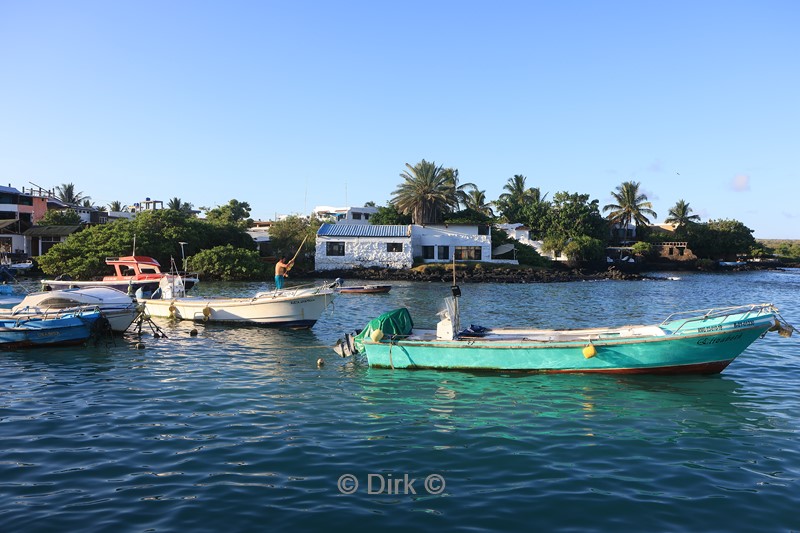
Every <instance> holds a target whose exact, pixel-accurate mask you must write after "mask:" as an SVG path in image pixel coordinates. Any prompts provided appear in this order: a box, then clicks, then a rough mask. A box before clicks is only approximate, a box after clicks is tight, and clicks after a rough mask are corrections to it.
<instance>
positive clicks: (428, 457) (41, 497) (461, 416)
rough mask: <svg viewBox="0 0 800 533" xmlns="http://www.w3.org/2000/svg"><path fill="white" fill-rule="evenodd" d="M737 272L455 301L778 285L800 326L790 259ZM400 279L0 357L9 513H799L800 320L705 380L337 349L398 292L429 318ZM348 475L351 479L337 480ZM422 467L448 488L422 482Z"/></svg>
mask: <svg viewBox="0 0 800 533" xmlns="http://www.w3.org/2000/svg"><path fill="white" fill-rule="evenodd" d="M742 274H743V275H741V276H739V275H731V276H716V275H711V274H692V273H682V274H681V280H679V281H669V280H661V281H642V282H593V283H562V284H544V285H542V284H539V285H537V284H529V285H524V284H523V285H495V284H486V285H466V286H462V289H463V291H464V298H463V301H462V309H463V310H464V322H465V323H475V324H483V325H493V326H494V325H497V326H515V325H522V324H524V325H541V326H547V327H575V326H587V325H598V324H600V323H602V324H608V325H621V324H626V323H628V324H629V323H648V322H658V321H661V320H662V319H663V318H665V317H666V316H667V315H668V314H669V313H671V312H673V311H676V310H681V309H688V308H694V309H697V308H703V307H711V306H719V305H733V304H744V303H754V302H763V301H772V302H774V303H775V304H777V305H778V306H779V307H780V308H781V311H782V314H783V316H784V318H786V319H787V320H788V321H789V322H790V323H794V324H795V325H797V324H800V306H798V304H797V303H796V301H795V300H796V294H797V288H798V287H799V286H800V277H799V276H798V273H796V272H795V273H792V272H788V273H787V272H764V273H742ZM393 285H394V286H393V289H392V291H391V292H390V293H388V294H384V295H341V296H340V297H339V298H337V299H336V302H335V305H334V306H333V307H332V308H331V309H329V310H328V312H326V314H325V315H324V316H323V318H322V319H321V320H320V322H319V323H318V324H317V325H316V326H315V327H314V328H313V329H312V330H306V331H286V330H280V329H269V328H261V327H239V328H231V327H227V326H221V325H214V324H202V323H201V324H193V323H188V322H180V323H170V322H168V321H166V320H165V321H159V322H158V323H159V325H160V326H161V327H162V328H163V331H164V332H165V333H166V334H167V338H158V339H156V338H153V337H152V336H150V335H148V336H145V337H144V338H143V339H142V342H143V343H144V346H143V348H138V347H137V346H136V339H131V338H127V339H117V340H116V343H115V344H114V345H110V346H108V347H105V346H96V347H89V348H85V349H84V348H75V349H72V348H68V349H64V350H44V351H36V350H33V351H25V352H11V353H6V354H2V356H1V357H0V380H1V383H0V386H2V393H0V525H1V526H2V529H3V530H9V531H12V530H23V529H24V530H26V531H36V530H48V529H53V527H54V524H57V525H58V527H59V529H67V530H68V529H79V528H85V527H86V524H87V523H91V524H92V528H93V529H97V530H115V531H116V530H119V529H120V527H124V528H126V529H133V530H146V529H152V530H175V529H177V528H179V527H180V528H181V529H191V530H200V531H203V530H206V531H215V530H222V529H233V530H256V529H258V530H262V529H264V528H265V526H266V527H267V528H269V529H289V528H292V529H301V530H302V529H311V528H314V529H320V528H327V527H330V524H331V523H332V522H331V520H332V517H335V518H336V521H337V522H336V523H337V524H338V523H342V524H347V525H348V526H350V527H353V526H355V529H356V530H368V529H369V530H375V529H378V528H385V527H386V524H387V523H391V524H393V525H396V528H397V529H419V528H425V529H432V528H442V529H444V528H448V529H453V528H455V527H458V526H461V527H464V528H466V527H469V528H471V529H474V530H482V529H485V530H498V529H508V530H522V529H525V530H527V529H530V527H531V525H532V524H535V526H538V528H539V529H544V530H553V529H565V528H566V529H576V530H582V531H583V530H589V531H591V530H610V529H614V530H619V529H628V530H641V527H642V526H641V525H642V524H647V529H654V530H675V529H686V530H704V531H705V530H714V529H720V530H726V531H732V530H738V529H746V528H745V525H747V524H768V526H767V527H769V526H772V527H769V528H770V529H792V528H795V529H796V528H798V527H800V524H798V523H797V513H796V509H795V507H796V504H795V502H796V497H795V494H796V490H794V488H796V486H797V482H798V479H799V478H800V470H798V468H797V465H798V464H800V445H799V444H798V442H797V438H796V437H797V428H798V427H800V424H799V423H798V422H800V415H798V413H800V399H798V398H799V397H798V395H797V392H796V391H797V389H798V385H800V383H799V381H798V377H797V372H796V370H795V369H796V361H797V356H798V355H800V350H798V343H797V338H792V339H783V338H780V337H778V336H776V335H770V336H768V337H766V338H764V339H761V340H759V341H757V342H756V343H755V344H754V345H753V346H752V347H751V348H749V349H748V350H747V351H746V352H745V353H744V354H743V355H742V356H741V357H740V358H739V359H737V360H736V361H735V362H734V363H733V364H732V365H731V366H730V367H729V368H728V369H727V370H726V371H725V372H724V373H723V374H722V375H720V376H710V377H709V376H686V377H663V376H623V377H615V376H594V375H593V376H580V375H555V376H551V375H524V374H507V375H505V374H485V373H483V374H481V373H466V372H433V371H391V370H377V369H370V368H368V367H367V365H366V363H365V361H364V360H363V359H361V358H346V359H342V358H340V357H339V356H338V355H336V354H335V353H334V352H333V351H332V350H331V349H330V347H331V346H332V345H333V344H334V342H335V341H336V339H337V338H339V336H341V334H342V333H344V332H346V331H351V330H353V329H355V328H361V327H362V326H363V325H364V324H365V323H366V322H367V321H368V320H369V319H370V318H372V317H374V316H376V315H378V314H380V313H382V312H384V311H387V310H389V309H393V308H396V307H400V306H406V307H409V308H410V309H411V310H412V314H413V316H414V320H415V322H416V323H417V324H419V325H423V326H425V325H427V326H432V325H434V324H435V321H436V316H435V314H436V311H438V309H439V305H440V301H441V298H442V297H444V296H447V295H448V293H449V288H448V284H446V283H442V284H434V283H425V284H414V283H395V284H393ZM259 286H260V285H259V284H234V285H222V284H219V285H216V284H207V283H203V284H201V285H200V286H199V287H198V288H202V290H203V291H207V292H206V294H208V293H214V292H215V291H216V292H218V293H221V294H230V295H235V294H234V293H236V294H251V293H252V292H254V291H256V290H259ZM212 295H213V294H212ZM193 329H196V330H197V335H192V330H193ZM319 358H322V359H323V360H324V361H325V364H324V366H322V367H318V366H317V360H318V359H319ZM343 474H351V475H353V476H355V478H356V479H357V480H359V481H360V482H361V485H360V489H359V490H358V491H357V492H356V493H355V494H351V495H345V494H342V493H341V492H340V491H339V490H338V489H337V480H338V479H339V478H340V476H342V475H343ZM370 474H380V475H383V476H384V477H388V476H390V475H391V476H392V478H393V479H402V477H403V475H405V474H408V475H409V476H410V477H411V478H414V477H416V478H418V479H419V481H418V482H417V485H416V489H417V494H402V493H400V494H368V493H367V491H366V486H367V485H366V484H367V480H368V476H369V475H370ZM430 474H438V475H441V476H443V478H444V479H445V481H446V489H445V491H444V493H443V494H442V495H440V496H437V495H430V494H427V493H425V492H424V488H423V486H422V485H421V483H422V480H423V479H424V478H425V477H426V476H428V475H430ZM743 516H746V517H747V521H744V520H742V519H741V517H743Z"/></svg>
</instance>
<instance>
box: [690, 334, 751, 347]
mask: <svg viewBox="0 0 800 533" xmlns="http://www.w3.org/2000/svg"><path fill="white" fill-rule="evenodd" d="M741 338H742V334H741V333H737V334H736V335H728V336H726V337H710V338H705V339H699V340H698V341H697V344H700V345H704V344H721V343H723V342H731V341H738V340H739V339H741Z"/></svg>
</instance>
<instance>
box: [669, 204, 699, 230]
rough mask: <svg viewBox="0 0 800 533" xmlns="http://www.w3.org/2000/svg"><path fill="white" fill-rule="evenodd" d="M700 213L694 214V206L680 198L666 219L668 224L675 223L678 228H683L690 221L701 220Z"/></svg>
mask: <svg viewBox="0 0 800 533" xmlns="http://www.w3.org/2000/svg"><path fill="white" fill-rule="evenodd" d="M699 221H700V215H693V214H692V208H691V207H689V204H688V203H687V202H685V201H683V200H678V202H677V203H676V204H675V207H673V208H671V209H670V210H669V216H668V217H667V219H666V220H665V221H664V222H666V223H667V224H675V229H676V230H681V229H683V228H685V227H686V226H688V225H689V223H690V222H699Z"/></svg>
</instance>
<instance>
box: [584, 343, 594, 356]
mask: <svg viewBox="0 0 800 533" xmlns="http://www.w3.org/2000/svg"><path fill="white" fill-rule="evenodd" d="M595 355H597V350H596V349H595V347H594V344H592V343H591V342H590V343H589V344H587V345H586V346H585V347H584V348H583V356H584V357H585V358H586V359H590V358H592V357H594V356H595Z"/></svg>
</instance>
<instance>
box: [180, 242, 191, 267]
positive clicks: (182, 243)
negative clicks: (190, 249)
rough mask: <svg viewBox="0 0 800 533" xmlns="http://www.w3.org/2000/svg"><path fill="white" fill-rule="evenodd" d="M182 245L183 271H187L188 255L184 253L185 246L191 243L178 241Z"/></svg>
mask: <svg viewBox="0 0 800 533" xmlns="http://www.w3.org/2000/svg"><path fill="white" fill-rule="evenodd" d="M178 244H180V245H181V263H182V264H183V271H184V272H186V255H185V254H184V253H183V247H184V246H186V245H187V244H189V243H188V242H183V241H178Z"/></svg>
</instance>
